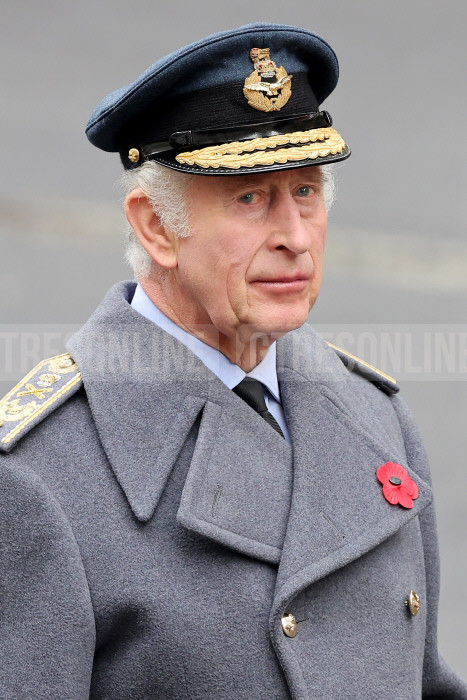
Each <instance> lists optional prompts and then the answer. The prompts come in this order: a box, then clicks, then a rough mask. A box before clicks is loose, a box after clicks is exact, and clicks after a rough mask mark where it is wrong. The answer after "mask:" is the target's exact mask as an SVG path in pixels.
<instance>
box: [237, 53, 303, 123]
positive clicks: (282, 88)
mask: <svg viewBox="0 0 467 700" xmlns="http://www.w3.org/2000/svg"><path fill="white" fill-rule="evenodd" d="M250 58H251V60H252V61H253V65H254V67H255V69H254V71H253V73H251V74H250V75H249V76H248V78H246V79H245V84H244V87H243V94H244V95H245V97H246V99H247V100H248V104H249V105H250V107H253V108H254V109H259V110H260V111H261V112H278V111H279V110H280V109H282V107H283V106H284V105H285V104H286V103H287V102H288V101H289V98H290V95H291V94H292V85H291V83H292V78H293V76H292V75H288V74H287V71H286V70H285V68H284V67H283V66H280V67H279V68H278V67H277V66H276V64H275V63H274V61H272V60H271V59H270V58H269V49H251V51H250Z"/></svg>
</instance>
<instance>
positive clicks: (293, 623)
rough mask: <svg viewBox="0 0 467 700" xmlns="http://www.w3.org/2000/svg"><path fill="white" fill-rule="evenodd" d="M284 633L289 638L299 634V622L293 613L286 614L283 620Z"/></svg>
mask: <svg viewBox="0 0 467 700" xmlns="http://www.w3.org/2000/svg"><path fill="white" fill-rule="evenodd" d="M281 624H282V631H283V632H284V634H285V635H286V636H287V637H295V635H296V634H297V620H296V619H295V617H294V616H293V615H292V613H284V614H283V615H282V619H281Z"/></svg>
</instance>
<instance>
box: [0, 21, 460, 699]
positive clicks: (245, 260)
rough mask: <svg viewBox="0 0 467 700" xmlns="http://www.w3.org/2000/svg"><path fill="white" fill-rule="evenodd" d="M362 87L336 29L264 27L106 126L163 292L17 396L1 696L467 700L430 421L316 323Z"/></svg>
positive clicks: (1, 440) (12, 412)
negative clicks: (436, 503) (332, 35)
mask: <svg viewBox="0 0 467 700" xmlns="http://www.w3.org/2000/svg"><path fill="white" fill-rule="evenodd" d="M337 75H338V67H337V60H336V57H335V54H334V52H333V51H332V49H331V48H330V47H329V45H328V44H327V43H326V42H324V41H323V40H322V39H320V38H319V37H318V36H316V35H315V34H313V33H311V32H309V31H306V30H304V29H298V28H294V27H286V26H277V25H268V24H257V25H248V26H246V27H241V28H239V29H237V30H235V31H230V32H224V33H221V34H217V35H214V36H211V37H208V38H207V39H204V40H202V41H200V42H198V43H196V44H193V45H191V46H188V47H185V48H184V49H181V50H180V51H178V52H176V53H175V54H172V55H171V56H168V57H166V58H164V59H162V60H161V61H159V62H158V63H156V64H154V65H153V66H151V67H150V68H149V69H148V70H147V71H146V72H145V73H143V75H142V76H140V77H139V78H138V79H137V80H136V81H135V83H133V84H132V85H130V86H129V87H126V88H123V89H122V90H119V91H117V92H115V93H113V94H112V95H109V96H108V97H107V98H105V100H104V101H103V102H102V103H101V104H100V105H99V107H98V108H97V110H96V112H95V113H94V114H93V116H92V117H91V119H90V121H89V123H88V127H87V134H88V137H89V139H90V140H91V141H92V143H94V144H95V145H96V146H98V147H100V148H103V149H104V150H109V151H118V152H119V153H120V156H121V159H122V162H123V164H124V166H125V170H126V175H125V179H126V185H127V190H128V191H127V196H126V199H125V212H126V215H127V218H128V222H129V226H130V231H129V247H128V258H129V260H130V261H131V263H132V265H133V267H134V269H135V271H136V274H137V278H138V284H135V283H123V284H119V285H117V286H116V287H114V288H113V289H111V290H110V292H109V293H108V295H107V296H106V298H105V299H104V301H103V302H102V304H101V305H100V306H99V307H98V309H97V310H96V312H95V313H94V314H93V316H92V317H91V318H90V320H89V321H88V323H87V324H86V325H85V326H84V327H83V328H82V329H81V331H80V332H79V333H78V334H76V336H75V337H74V338H73V339H72V341H71V343H70V346H69V348H68V349H69V353H66V354H64V355H61V356H59V357H55V358H50V359H48V360H44V361H43V362H42V363H40V365H39V366H38V367H36V368H35V369H33V370H32V372H31V373H30V374H29V375H28V376H27V377H25V378H24V380H23V381H22V382H21V383H20V384H19V385H18V386H17V387H15V388H14V389H13V390H12V391H11V392H10V393H9V394H8V396H6V397H5V398H4V399H3V401H2V403H1V407H0V421H1V428H0V431H1V432H0V445H1V448H2V451H3V452H4V453H5V454H4V455H3V457H2V460H1V468H2V510H1V524H2V574H1V576H2V578H1V581H2V587H1V591H2V617H1V635H0V640H1V641H0V643H1V645H2V647H3V648H2V665H1V668H0V697H2V698H8V700H10V699H13V698H34V699H35V700H36V699H39V698H53V699H55V698H57V699H58V698H67V699H68V698H70V699H73V700H78V699H81V698H88V697H91V698H105V699H109V700H110V699H115V700H117V699H118V700H122V699H126V698H135V699H138V700H145V699H148V700H149V698H163V699H164V700H181V699H186V700H196V699H198V698H199V699H201V698H203V699H205V698H212V699H213V700H251V699H253V698H254V699H257V698H258V699H265V700H273V699H282V698H284V699H285V698H290V697H291V698H295V699H297V700H308V699H310V698H326V699H329V700H331V699H333V700H334V699H335V698H359V699H361V698H368V699H370V698H371V699H374V698H378V699H380V698H381V699H387V700H389V699H390V700H394V699H397V700H403V699H407V700H414V699H415V698H420V697H422V696H423V697H426V698H428V697H429V698H465V697H467V691H466V687H465V686H464V685H463V683H462V681H461V680H460V679H459V678H457V676H456V675H455V674H454V672H452V671H451V670H450V668H449V667H448V666H447V665H445V664H444V662H443V661H442V660H441V659H440V657H439V656H438V652H437V645H436V609H437V598H438V560H437V556H438V555H437V543H436V530H435V524H434V514H433V505H432V492H431V486H430V476H429V469H428V465H427V461H426V457H425V454H424V451H423V447H422V445H421V442H420V438H419V436H418V433H417V430H416V427H415V425H414V423H413V420H412V418H411V416H410V414H409V413H408V411H407V409H406V407H405V405H404V403H403V402H402V400H401V399H400V398H399V397H398V395H397V392H398V388H397V386H396V385H395V383H394V381H393V380H392V379H391V378H390V377H387V376H386V375H384V374H383V373H381V372H379V371H378V370H376V369H374V368H371V367H370V366H369V365H366V364H365V363H363V362H361V361H359V360H357V358H353V357H350V356H348V355H346V354H345V353H344V352H343V351H340V350H338V349H336V348H333V347H330V346H329V345H327V344H326V343H325V342H324V341H323V340H322V339H320V338H319V337H318V336H317V335H316V334H315V333H314V331H313V330H312V329H311V327H309V326H308V325H306V323H305V321H306V319H307V315H308V313H309V311H310V309H311V308H312V306H313V304H314V302H315V301H316V298H317V296H318V292H319V289H320V284H321V270H322V259H323V251H324V242H325V234H326V207H327V206H329V204H330V200H331V199H332V179H331V173H330V172H329V170H328V168H329V167H330V165H329V164H330V163H332V162H334V161H338V160H342V159H344V158H346V157H347V156H348V155H349V153H350V151H349V148H348V146H347V145H346V143H345V142H344V140H343V138H342V137H341V136H340V135H339V133H338V132H337V131H336V130H335V129H333V127H332V126H331V123H332V122H331V118H330V116H329V114H328V113H327V112H324V111H320V109H319V105H320V103H321V102H322V101H323V100H324V99H325V98H326V97H327V96H328V95H329V93H330V92H331V91H332V90H333V88H334V87H335V85H336V82H337Z"/></svg>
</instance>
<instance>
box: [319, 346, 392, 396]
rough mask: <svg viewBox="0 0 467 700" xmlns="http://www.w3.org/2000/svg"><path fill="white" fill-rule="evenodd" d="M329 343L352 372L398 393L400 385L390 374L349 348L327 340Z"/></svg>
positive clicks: (386, 389)
mask: <svg viewBox="0 0 467 700" xmlns="http://www.w3.org/2000/svg"><path fill="white" fill-rule="evenodd" d="M327 344H328V345H329V347H331V348H332V349H333V350H335V351H336V353H337V355H338V356H339V358H340V359H341V360H342V362H343V364H344V365H345V366H346V367H347V369H348V370H349V371H350V372H355V374H358V375H360V376H361V377H365V379H368V381H370V382H372V383H373V384H376V386H377V387H378V388H379V389H381V390H382V391H384V392H386V394H389V395H392V394H397V392H398V391H399V387H398V386H397V382H396V380H395V379H394V378H393V377H390V376H389V374H386V373H385V372H382V371H381V370H380V369H378V368H377V367H374V366H373V365H370V364H369V363H368V362H365V360H361V359H360V358H359V357H356V355H352V353H350V352H347V350H343V349H342V348H339V347H337V345H334V343H330V342H329V341H327Z"/></svg>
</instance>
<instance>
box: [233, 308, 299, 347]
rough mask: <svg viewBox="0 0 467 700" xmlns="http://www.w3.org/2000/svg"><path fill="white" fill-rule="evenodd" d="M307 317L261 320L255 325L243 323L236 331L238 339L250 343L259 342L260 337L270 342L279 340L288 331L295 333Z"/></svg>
mask: <svg viewBox="0 0 467 700" xmlns="http://www.w3.org/2000/svg"><path fill="white" fill-rule="evenodd" d="M307 317H308V313H307V314H300V315H298V314H297V315H295V316H293V317H290V316H289V317H288V318H284V317H282V318H275V319H271V320H268V321H266V320H262V321H261V322H257V323H245V324H242V326H241V327H240V328H239V329H238V333H239V337H240V338H241V339H242V340H243V342H245V343H247V342H251V341H254V340H259V339H260V338H261V337H264V338H271V340H273V341H274V340H279V338H282V337H283V336H284V335H286V334H287V333H290V331H295V330H297V328H300V327H301V326H303V324H304V323H305V322H306V320H307Z"/></svg>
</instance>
